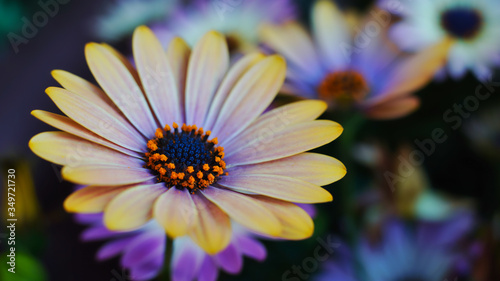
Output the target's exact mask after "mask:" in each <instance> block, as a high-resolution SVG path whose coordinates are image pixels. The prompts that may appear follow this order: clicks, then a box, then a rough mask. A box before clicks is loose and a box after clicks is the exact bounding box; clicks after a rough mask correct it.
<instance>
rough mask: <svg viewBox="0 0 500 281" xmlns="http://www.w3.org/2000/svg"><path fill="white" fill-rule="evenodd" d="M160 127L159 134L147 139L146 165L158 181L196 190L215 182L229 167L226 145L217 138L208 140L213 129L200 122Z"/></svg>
mask: <svg viewBox="0 0 500 281" xmlns="http://www.w3.org/2000/svg"><path fill="white" fill-rule="evenodd" d="M172 127H173V130H172V129H171V128H170V126H169V125H166V126H165V128H164V129H161V128H158V129H156V133H155V138H153V139H151V140H149V141H148V143H147V147H148V152H146V153H145V156H146V160H147V163H146V165H145V167H147V168H149V169H151V170H152V171H153V173H154V174H155V175H156V176H157V178H156V179H157V181H158V182H164V183H165V184H166V186H167V187H168V188H170V187H173V186H175V187H176V188H179V189H183V188H188V189H189V190H190V191H191V192H192V193H194V192H195V191H196V190H198V189H204V188H206V187H208V186H209V185H211V184H213V183H215V182H216V181H217V180H218V179H219V178H220V177H221V176H222V175H223V174H224V169H225V168H226V163H225V162H224V160H222V159H223V158H224V148H223V147H221V146H217V138H214V139H212V140H208V138H209V136H210V131H207V132H205V133H204V132H203V128H199V129H198V128H197V127H196V125H192V126H187V125H186V124H183V125H182V127H181V128H180V129H179V126H178V125H177V124H176V123H173V126H172Z"/></svg>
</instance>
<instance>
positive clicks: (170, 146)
mask: <svg viewBox="0 0 500 281" xmlns="http://www.w3.org/2000/svg"><path fill="white" fill-rule="evenodd" d="M193 136H194V133H192V132H191V133H185V132H182V133H180V134H171V135H170V137H168V138H161V139H159V140H158V150H157V151H156V152H157V153H160V154H164V155H165V156H167V157H168V158H169V159H171V160H172V162H173V163H174V164H176V166H185V167H188V166H198V165H200V164H204V163H207V162H210V160H211V156H212V155H211V152H212V149H213V147H214V145H213V144H212V143H207V142H206V141H204V140H203V139H202V138H200V137H193Z"/></svg>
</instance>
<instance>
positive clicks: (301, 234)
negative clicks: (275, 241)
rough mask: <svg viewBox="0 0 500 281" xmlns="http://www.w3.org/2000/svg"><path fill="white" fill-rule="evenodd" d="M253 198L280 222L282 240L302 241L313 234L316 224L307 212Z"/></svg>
mask: <svg viewBox="0 0 500 281" xmlns="http://www.w3.org/2000/svg"><path fill="white" fill-rule="evenodd" d="M252 197H253V198H254V199H256V200H257V201H259V203H260V204H262V205H263V206H264V207H266V208H267V209H269V210H270V211H271V212H273V214H274V215H275V216H276V217H277V218H278V219H279V220H280V223H281V227H282V232H281V234H280V237H281V238H284V239H289V240H301V239H306V238H309V237H311V235H312V234H313V232H314V223H313V221H312V219H311V217H310V216H309V215H308V214H307V213H306V211H304V210H303V209H302V208H300V207H299V206H297V205H295V204H292V203H289V202H284V201H280V200H276V199H272V198H269V197H265V196H252Z"/></svg>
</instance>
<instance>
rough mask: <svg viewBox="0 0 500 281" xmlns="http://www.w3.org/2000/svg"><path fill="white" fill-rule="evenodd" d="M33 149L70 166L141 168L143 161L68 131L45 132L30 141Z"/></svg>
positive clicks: (52, 159)
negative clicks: (94, 165)
mask: <svg viewBox="0 0 500 281" xmlns="http://www.w3.org/2000/svg"><path fill="white" fill-rule="evenodd" d="M29 147H30V148H31V150H32V151H33V152H34V153H35V154H36V155H38V156H39V157H41V158H43V159H45V160H47V161H50V162H53V163H56V164H59V165H66V166H70V167H77V166H83V165H92V164H97V165H103V164H107V165H115V166H134V167H136V168H140V167H141V166H142V163H143V161H142V160H140V159H137V158H134V157H130V156H127V155H125V154H122V153H120V152H117V151H115V150H111V149H108V148H106V147H104V146H101V145H98V144H96V143H93V142H90V141H86V140H84V139H82V138H79V137H76V136H73V135H71V134H69V133H66V132H43V133H40V134H38V135H36V136H34V137H33V138H31V140H30V142H29Z"/></svg>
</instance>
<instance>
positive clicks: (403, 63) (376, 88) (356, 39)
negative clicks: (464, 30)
mask: <svg viewBox="0 0 500 281" xmlns="http://www.w3.org/2000/svg"><path fill="white" fill-rule="evenodd" d="M382 12H383V11H382ZM384 13H387V12H384ZM311 18H312V36H311V35H310V34H309V33H308V31H306V30H305V29H304V28H303V26H301V25H300V24H299V23H297V22H286V23H284V24H281V25H273V24H266V25H264V26H263V28H262V29H261V33H260V35H261V40H262V41H263V43H264V44H265V45H266V46H268V47H270V48H271V49H272V50H273V51H275V52H277V53H278V54H281V55H283V56H284V57H285V58H286V60H287V77H286V81H285V84H284V85H283V88H282V92H283V93H287V94H293V95H296V96H300V97H303V98H314V99H318V98H319V99H322V100H324V101H326V102H327V103H328V104H329V106H330V108H331V109H333V108H334V109H339V108H340V109H346V110H351V109H355V110H359V111H361V112H362V113H364V114H366V115H367V116H368V117H370V118H374V119H392V118H398V117H402V116H404V115H407V114H409V113H411V112H412V111H414V110H415V109H416V108H417V107H418V105H419V100H418V99H417V98H416V97H414V96H412V95H411V94H412V93H414V92H415V91H417V90H419V89H420V88H422V87H423V86H425V85H426V84H427V83H428V82H429V81H430V80H431V79H432V77H433V76H434V74H435V72H436V71H437V70H438V69H440V68H441V67H442V66H443V64H444V61H445V55H446V53H447V50H448V48H449V45H450V43H449V42H448V41H446V40H444V41H442V42H440V43H437V44H435V45H434V46H432V47H429V48H427V49H426V50H424V51H422V52H420V53H418V54H415V55H414V56H409V57H408V56H402V55H400V54H399V53H398V50H396V48H394V46H391V45H389V44H388V42H387V40H385V38H384V36H383V32H382V31H383V30H382V27H383V25H382V24H383V23H378V21H377V20H376V19H373V18H371V17H367V18H357V17H355V16H353V15H352V14H348V13H344V12H341V11H340V10H339V9H338V8H337V7H336V6H335V4H333V3H332V2H330V1H318V2H317V3H316V4H315V5H314V6H313V11H312V15H311ZM370 24H377V26H376V27H378V33H377V34H373V33H372V32H369V33H368V32H364V31H363V30H366V29H368V28H370V26H371V25H370ZM358 27H360V28H358ZM359 30H361V31H362V32H359Z"/></svg>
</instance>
